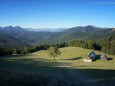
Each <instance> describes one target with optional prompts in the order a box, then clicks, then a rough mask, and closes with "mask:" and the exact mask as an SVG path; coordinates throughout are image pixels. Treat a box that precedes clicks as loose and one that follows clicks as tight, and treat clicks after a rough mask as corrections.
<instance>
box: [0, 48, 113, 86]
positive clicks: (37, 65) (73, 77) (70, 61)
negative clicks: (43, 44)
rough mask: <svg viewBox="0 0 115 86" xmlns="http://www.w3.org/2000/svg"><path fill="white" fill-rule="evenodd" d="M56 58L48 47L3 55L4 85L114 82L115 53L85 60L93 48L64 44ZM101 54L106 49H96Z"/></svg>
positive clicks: (102, 85) (0, 74) (106, 85)
mask: <svg viewBox="0 0 115 86" xmlns="http://www.w3.org/2000/svg"><path fill="white" fill-rule="evenodd" d="M60 51H61V52H62V54H61V55H60V56H59V57H57V60H56V61H53V60H52V59H53V58H52V57H49V55H48V51H46V50H41V51H38V52H35V53H32V54H28V55H22V56H21V55H20V56H19V55H17V56H16V55H15V56H12V57H2V58H0V86H28V85H29V86H78V85H82V86H87V85H88V86H89V85H90V86H113V85H114V84H115V82H114V81H115V57H113V56H111V55H107V56H108V58H111V59H112V60H108V61H103V60H100V59H98V60H96V61H94V62H91V63H87V62H83V58H84V57H85V56H86V55H87V54H88V53H89V52H91V51H92V50H90V49H83V48H79V47H67V48H61V49H60ZM94 52H95V53H96V54H97V55H98V56H99V55H100V54H101V53H102V52H99V51H94Z"/></svg>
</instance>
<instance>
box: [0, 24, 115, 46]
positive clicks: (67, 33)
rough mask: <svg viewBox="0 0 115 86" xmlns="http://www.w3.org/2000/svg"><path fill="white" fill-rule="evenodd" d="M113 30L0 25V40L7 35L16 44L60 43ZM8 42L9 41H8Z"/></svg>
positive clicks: (93, 36)
mask: <svg viewBox="0 0 115 86" xmlns="http://www.w3.org/2000/svg"><path fill="white" fill-rule="evenodd" d="M114 33H115V30H114V29H112V28H100V27H95V26H91V25H90V26H84V27H82V26H78V27H73V28H69V29H63V31H60V32H59V31H57V32H51V31H29V30H28V29H27V28H21V27H19V26H17V27H12V26H7V27H0V35H1V36H0V38H2V39H0V42H2V43H1V45H2V44H3V37H2V35H7V36H6V37H5V39H4V42H5V40H7V41H9V36H11V37H10V39H12V41H14V42H15V41H16V44H17V45H18V43H19V44H20V43H21V42H22V44H23V43H24V44H37V43H41V44H43V43H47V42H48V43H62V42H66V41H70V40H76V39H79V40H87V39H93V40H99V39H103V38H106V37H108V36H110V35H111V34H114ZM8 43H10V42H8Z"/></svg>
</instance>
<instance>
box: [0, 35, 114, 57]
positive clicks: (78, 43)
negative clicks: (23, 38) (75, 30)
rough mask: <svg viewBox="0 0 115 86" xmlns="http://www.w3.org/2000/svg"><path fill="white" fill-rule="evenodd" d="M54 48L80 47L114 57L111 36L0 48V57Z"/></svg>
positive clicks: (112, 37) (112, 38)
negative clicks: (101, 38)
mask: <svg viewBox="0 0 115 86" xmlns="http://www.w3.org/2000/svg"><path fill="white" fill-rule="evenodd" d="M51 46H55V47H56V48H62V47H71V46H74V47H82V48H86V49H94V50H99V51H102V52H104V53H107V54H111V55H115V37H114V36H111V37H109V38H106V39H104V40H100V41H94V40H73V41H68V42H65V43H61V44H54V45H53V44H52V45H49V44H48V45H39V46H30V45H28V46H24V47H18V48H5V47H4V48H3V47H0V56H3V55H12V54H27V53H33V52H36V51H39V50H47V49H49V47H51Z"/></svg>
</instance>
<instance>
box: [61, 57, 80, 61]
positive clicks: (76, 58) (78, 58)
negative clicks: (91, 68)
mask: <svg viewBox="0 0 115 86" xmlns="http://www.w3.org/2000/svg"><path fill="white" fill-rule="evenodd" d="M80 59H82V57H75V58H70V59H63V60H80Z"/></svg>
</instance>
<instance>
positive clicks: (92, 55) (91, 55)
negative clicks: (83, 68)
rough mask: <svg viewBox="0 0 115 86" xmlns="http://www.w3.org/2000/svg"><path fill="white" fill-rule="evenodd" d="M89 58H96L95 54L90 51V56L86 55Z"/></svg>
mask: <svg viewBox="0 0 115 86" xmlns="http://www.w3.org/2000/svg"><path fill="white" fill-rule="evenodd" d="M88 56H89V57H91V58H94V57H96V54H95V53H94V52H93V51H92V52H91V53H90V54H88Z"/></svg>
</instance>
